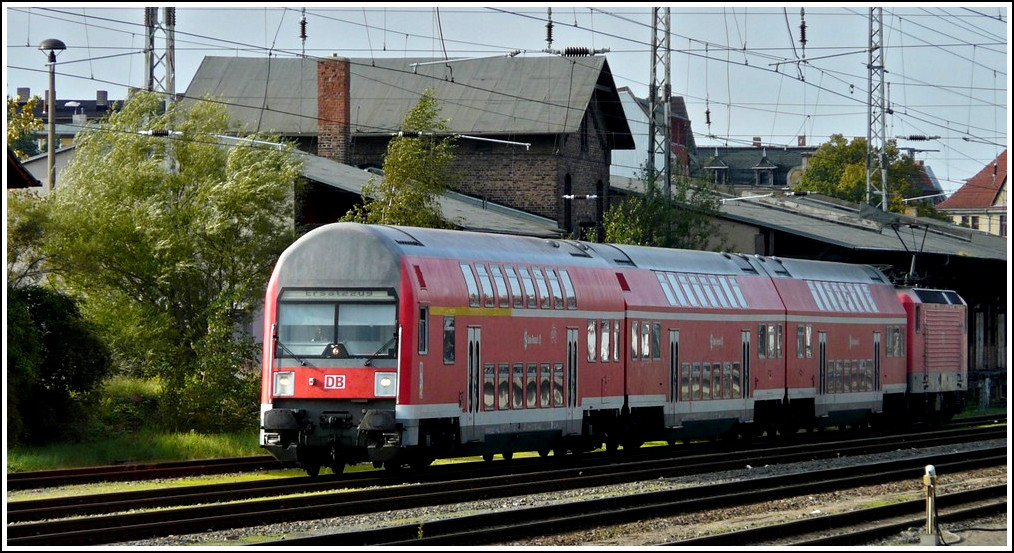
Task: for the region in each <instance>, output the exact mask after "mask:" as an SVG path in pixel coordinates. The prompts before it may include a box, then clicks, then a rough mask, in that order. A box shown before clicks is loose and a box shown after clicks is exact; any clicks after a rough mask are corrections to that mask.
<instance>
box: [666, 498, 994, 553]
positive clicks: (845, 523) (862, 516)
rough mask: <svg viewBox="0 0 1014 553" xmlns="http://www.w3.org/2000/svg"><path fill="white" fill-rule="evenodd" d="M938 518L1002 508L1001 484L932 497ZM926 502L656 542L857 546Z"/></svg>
mask: <svg viewBox="0 0 1014 553" xmlns="http://www.w3.org/2000/svg"><path fill="white" fill-rule="evenodd" d="M936 503H937V509H938V510H940V511H942V513H941V514H939V515H938V516H937V522H938V523H951V522H956V521H962V520H968V519H974V518H977V517H982V516H989V515H993V514H997V513H1003V512H1006V510H1007V485H1006V484H1000V485H996V486H987V487H982V488H976V489H972V490H965V491H960V492H955V493H950V494H945V495H940V496H937V498H936ZM925 523H926V501H925V500H924V499H913V500H909V501H904V502H900V503H894V504H891V505H884V506H880V507H871V508H868V509H857V510H854V511H849V512H846V513H838V514H830V515H823V516H819V517H813V518H807V519H803V520H798V521H793V522H786V523H782V524H771V525H766V526H759V527H756V528H748V529H745V530H738V531H735V532H726V533H721V534H711V535H707V536H701V537H698V538H691V539H686V540H679V541H671V542H666V543H660V544H658V545H662V546H675V547H702V546H709V547H710V546H720V547H743V546H758V547H761V546H768V545H782V546H785V545H788V546H860V545H866V544H869V543H872V542H875V541H876V540H878V539H883V538H887V537H890V536H893V535H895V534H897V533H899V532H901V531H903V530H905V529H908V528H912V527H920V526H922V527H925Z"/></svg>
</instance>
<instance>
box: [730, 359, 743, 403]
mask: <svg viewBox="0 0 1014 553" xmlns="http://www.w3.org/2000/svg"><path fill="white" fill-rule="evenodd" d="M739 369H740V367H739V361H733V362H732V397H734V398H740V397H743V391H742V388H741V387H740V378H741V376H740V371H739Z"/></svg>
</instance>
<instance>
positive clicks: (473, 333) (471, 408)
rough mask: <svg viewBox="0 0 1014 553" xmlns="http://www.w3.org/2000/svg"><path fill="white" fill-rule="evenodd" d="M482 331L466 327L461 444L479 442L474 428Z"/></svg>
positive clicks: (478, 402)
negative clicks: (464, 400)
mask: <svg viewBox="0 0 1014 553" xmlns="http://www.w3.org/2000/svg"><path fill="white" fill-rule="evenodd" d="M481 344H482V329H481V328H480V327H477V326H470V327H468V381H467V382H466V383H465V389H466V393H465V394H466V396H467V401H466V405H465V412H464V414H463V415H462V416H461V418H462V421H461V422H462V424H461V442H462V443H465V442H471V441H478V440H479V431H478V429H477V428H476V416H477V415H478V414H479V412H480V411H481V409H482V396H481V395H480V390H481V387H482V348H481Z"/></svg>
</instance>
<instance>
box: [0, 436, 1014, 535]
mask: <svg viewBox="0 0 1014 553" xmlns="http://www.w3.org/2000/svg"><path fill="white" fill-rule="evenodd" d="M998 437H1006V430H1005V429H981V430H977V431H969V430H962V431H948V432H942V433H938V434H937V435H936V436H935V437H934V438H933V439H930V438H920V439H916V438H911V439H907V440H900V439H899V438H898V437H894V438H893V439H892V438H886V437H882V438H875V439H871V440H860V441H857V442H854V443H846V444H843V443H836V444H830V445H829V446H828V447H827V448H826V449H823V450H820V449H817V448H815V447H814V446H813V445H807V446H794V447H792V448H784V449H779V450H776V451H764V450H757V451H748V452H741V453H739V454H732V453H730V452H723V453H719V454H713V455H711V456H707V455H704V456H691V457H686V456H682V455H681V456H678V457H675V458H673V457H667V458H655V459H650V460H643V459H642V460H632V461H630V462H626V463H623V464H619V465H618V464H616V459H615V458H610V457H609V456H605V455H602V456H599V455H588V456H581V457H579V458H577V459H572V458H570V457H565V458H563V460H564V462H566V463H565V464H566V465H569V466H567V468H558V469H555V470H546V468H547V467H546V465H544V464H539V463H538V461H545V460H544V459H531V461H534V462H533V463H530V464H529V465H530V466H529V468H527V469H526V468H525V466H524V465H525V464H524V463H518V464H517V465H515V463H514V462H511V463H510V464H504V463H476V465H478V466H480V467H486V466H488V465H501V466H499V467H491V468H494V469H495V470H496V471H497V472H498V473H499V474H498V475H496V476H480V474H481V473H480V472H473V471H469V470H467V469H465V468H463V467H461V466H460V465H457V466H447V467H432V468H434V469H436V468H446V469H447V470H444V471H433V472H434V473H435V474H436V476H434V477H433V480H432V483H429V484H416V485H411V486H406V485H400V486H399V485H393V486H392V485H391V484H396V483H397V482H394V481H392V480H388V481H387V487H380V488H371V489H363V490H358V491H345V492H343V493H337V492H336V490H339V489H342V490H345V489H347V488H352V487H354V485H352V482H350V481H349V480H346V479H337V478H336V479H333V481H330V482H328V481H323V480H322V481H313V480H312V479H309V478H299V479H289V480H299V481H302V482H308V483H309V484H310V485H316V486H318V489H317V490H316V491H318V492H319V491H330V492H332V493H317V494H314V495H309V496H301V497H298V498H283V499H275V500H265V501H253V502H251V501H245V502H242V503H223V504H217V505H202V506H199V507H187V508H180V509H172V510H159V511H151V512H142V513H128V514H115V515H106V516H91V517H87V518H75V519H60V520H51V521H47V522H27V523H13V524H12V522H14V521H16V520H22V521H24V520H38V517H39V514H40V512H41V511H39V510H38V509H37V508H42V506H41V504H40V503H38V502H37V501H20V502H12V503H9V504H8V526H7V537H8V540H7V544H8V545H94V544H102V543H115V542H121V541H130V540H137V539H146V538H150V537H155V536H160V535H168V534H176V535H178V534H185V533H194V532H204V531H208V530H221V529H230V528H238V527H244V526H251V525H257V524H264V523H266V522H271V523H278V522H287V521H299V520H313V519H319V518H326V517H334V516H343V515H349V514H361V513H364V512H376V511H380V510H390V509H391V508H392V507H393V506H396V507H398V508H411V507H422V506H428V505H436V504H447V503H458V502H461V501H467V500H474V499H489V498H494V497H504V496H511V495H521V494H524V493H535V492H536V491H538V492H544V491H547V490H552V489H572V488H580V487H588V486H597V485H604V484H611V483H618V482H630V481H637V480H654V479H657V478H666V477H671V476H677V475H686V474H697V473H702V472H709V471H718V470H727V469H730V468H741V467H742V466H743V464H744V463H747V462H752V463H754V464H756V465H760V464H769V463H770V464H777V463H789V462H792V461H793V459H797V460H798V459H807V460H809V459H813V458H815V457H819V456H821V455H826V456H838V455H859V454H864V453H871V452H874V451H877V450H881V451H883V450H892V449H897V448H898V447H899V443H904V445H905V447H911V448H915V447H925V446H928V445H930V444H941V443H945V444H950V443H954V442H955V441H956V440H969V441H972V440H987V439H995V438H998ZM899 440H900V441H899ZM846 446H848V447H846ZM653 449H665V448H653ZM621 453H622V452H621ZM621 457H622V456H621ZM516 461H520V460H516ZM575 462H576V463H577V464H576V465H575V464H573V463H575ZM596 463H598V464H596ZM507 466H510V468H511V469H512V470H513V472H514V474H508V475H504V474H503V472H504V470H503V469H504V468H505V467H507ZM526 471H527V472H526ZM455 472H457V473H459V474H457V476H458V478H456V479H453V480H451V479H447V475H452V474H454V473H455ZM364 474H365V473H364ZM424 474H425V475H429V471H426V472H425V473H421V474H420V475H419V476H422V475H424ZM440 474H443V475H444V476H440ZM388 478H390V477H388ZM441 478H443V481H440V479H441ZM358 480H359V484H361V485H376V484H377V481H376V480H375V481H374V482H373V483H372V484H370V480H371V479H370V477H369V476H368V475H364V476H363V477H360V478H359V479H358ZM292 483H293V482H283V483H282V485H281V486H279V487H277V488H275V491H274V492H273V494H274V495H278V494H280V493H285V494H291V493H294V492H295V491H297V490H296V489H295V488H293V487H292V486H291V485H290V484H292ZM246 485H247V486H248V487H249V486H250V484H246ZM326 486H331V489H330V490H325V489H324V488H325V487H326ZM212 489H214V486H210V487H209V486H202V487H199V488H198V489H194V490H190V491H191V492H192V493H183V494H180V496H179V498H178V502H179V503H185V502H192V501H194V500H195V499H201V500H202V501H203V502H205V503H207V502H211V501H216V499H215V498H214V493H213V492H212ZM161 492H165V490H161ZM239 492H241V490H237V489H233V490H231V491H229V493H232V494H236V493H239ZM249 493H250V495H249V496H248V497H264V496H266V495H271V494H269V493H265V492H264V491H263V490H250V492H249ZM93 499H94V501H81V498H76V503H75V505H71V504H70V503H66V504H64V505H63V506H60V505H54V504H50V505H48V506H46V507H45V508H47V509H52V510H51V511H49V512H47V513H46V514H45V517H46V518H51V517H56V516H63V517H66V516H77V515H79V514H84V513H83V510H87V509H96V508H98V509H106V510H107V511H109V512H122V511H123V510H125V509H128V508H129V509H137V508H142V507H143V506H144V503H143V501H142V502H141V503H137V504H128V503H129V502H127V501H126V500H124V499H123V498H122V497H121V498H93ZM235 499H238V497H237V496H236V495H231V496H227V495H223V496H221V497H220V498H219V499H217V500H220V501H233V500H235ZM110 501H111V504H108V505H105V506H101V507H95V505H104V502H107V503H108V502H110ZM22 504H23V505H22ZM89 504H90V505H92V507H82V506H84V505H89ZM165 505H166V503H164V502H159V503H158V506H165ZM12 506H13V507H15V508H14V509H11V507H12ZM149 506H150V505H149Z"/></svg>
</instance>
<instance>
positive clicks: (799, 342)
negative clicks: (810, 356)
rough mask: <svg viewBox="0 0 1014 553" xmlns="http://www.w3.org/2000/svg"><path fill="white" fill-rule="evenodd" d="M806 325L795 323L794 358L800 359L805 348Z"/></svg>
mask: <svg viewBox="0 0 1014 553" xmlns="http://www.w3.org/2000/svg"><path fill="white" fill-rule="evenodd" d="M805 340H806V326H805V325H796V359H802V358H803V355H804V350H805V349H806V343H805Z"/></svg>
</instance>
